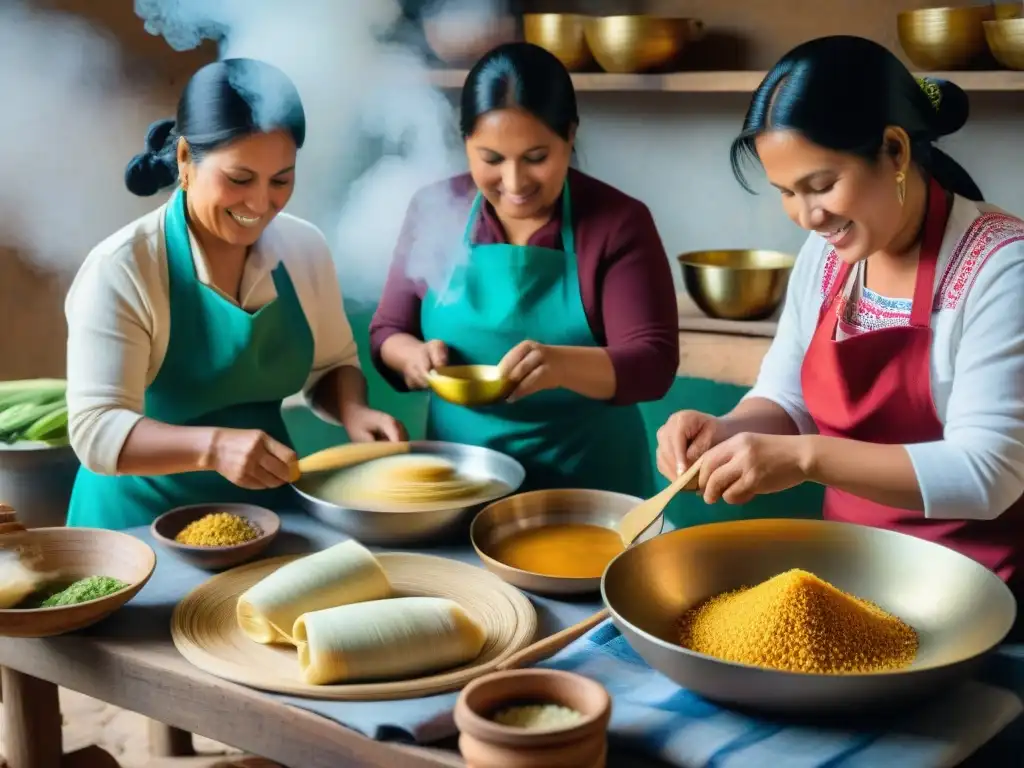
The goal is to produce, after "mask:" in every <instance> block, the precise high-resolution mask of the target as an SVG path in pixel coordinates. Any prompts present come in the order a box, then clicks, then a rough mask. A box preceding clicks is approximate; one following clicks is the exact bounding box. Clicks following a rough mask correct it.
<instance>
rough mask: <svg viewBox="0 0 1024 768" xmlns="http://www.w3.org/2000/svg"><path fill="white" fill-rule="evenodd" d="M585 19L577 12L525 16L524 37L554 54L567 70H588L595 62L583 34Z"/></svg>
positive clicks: (527, 14)
mask: <svg viewBox="0 0 1024 768" xmlns="http://www.w3.org/2000/svg"><path fill="white" fill-rule="evenodd" d="M585 20H586V17H584V16H580V15H579V14H575V13H526V14H523V37H524V38H526V42H528V43H533V44H534V45H539V46H540V47H541V48H544V49H545V50H547V51H549V52H550V53H552V54H554V55H555V56H556V57H557V58H558V60H559V61H561V62H562V64H564V65H565V68H566V69H568V70H570V71H573V70H579V69H585V68H587V67H589V66H590V65H591V64H592V63H593V62H594V56H593V54H592V53H591V52H590V48H589V47H588V46H587V39H586V35H585V34H584V32H583V27H584V22H585Z"/></svg>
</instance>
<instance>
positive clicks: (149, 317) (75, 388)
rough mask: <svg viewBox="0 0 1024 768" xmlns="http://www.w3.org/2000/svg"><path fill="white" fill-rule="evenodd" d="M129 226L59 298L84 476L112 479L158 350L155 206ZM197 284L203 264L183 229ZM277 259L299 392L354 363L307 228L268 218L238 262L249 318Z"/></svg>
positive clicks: (161, 254) (162, 321)
mask: <svg viewBox="0 0 1024 768" xmlns="http://www.w3.org/2000/svg"><path fill="white" fill-rule="evenodd" d="M165 207H166V206H165V205H162V206H160V207H159V208H157V209H156V210H155V211H152V212H150V213H148V214H146V215H145V216H142V217H141V218H139V219H137V220H135V221H134V222H132V223H131V224H129V225H128V226H126V227H124V228H123V229H121V230H119V231H118V232H115V233H114V234H113V235H111V236H110V237H108V238H107V239H106V240H104V241H103V242H101V243H100V244H99V245H97V246H96V247H95V248H94V249H93V250H92V251H91V252H90V253H89V255H88V257H87V258H86V260H85V263H84V264H82V267H81V269H79V271H78V274H77V275H76V276H75V280H74V282H73V284H72V285H71V289H70V290H69V292H68V295H67V299H66V302H65V314H66V316H67V321H68V354H67V380H68V392H67V401H68V416H69V432H70V438H71V445H72V447H73V448H74V450H75V453H76V454H77V455H78V458H79V459H80V460H81V462H82V464H83V465H84V466H86V467H87V468H89V469H91V470H92V471H93V472H97V473H100V474H115V473H116V471H117V460H118V456H119V455H120V453H121V448H122V446H123V445H124V442H125V439H126V438H127V437H128V433H129V432H130V431H131V430H132V428H133V427H134V426H135V424H136V423H137V422H138V421H139V420H140V419H141V418H142V411H143V403H144V397H145V391H146V388H147V387H148V386H149V385H150V384H151V383H152V382H153V380H154V379H155V378H156V375H157V372H158V371H159V370H160V366H161V364H162V363H163V361H164V356H165V355H166V354H167V343H168V339H169V337H170V303H169V283H168V276H167V252H166V249H165V245H164V228H163V223H164V208H165ZM189 240H190V241H191V244H192V254H193V261H194V262H195V266H196V275H197V276H198V279H199V280H200V282H202V283H204V284H206V285H210V275H209V268H208V266H207V262H206V257H205V256H204V254H203V250H202V248H200V247H199V243H198V242H197V241H196V239H195V237H193V236H192V233H191V232H190V233H189ZM281 262H283V263H284V264H285V266H286V268H287V269H288V274H289V276H290V277H291V280H292V282H293V284H294V285H295V291H296V294H297V295H298V297H299V302H300V304H301V305H302V308H303V310H304V311H305V314H306V319H307V321H308V322H309V326H310V330H311V331H312V333H313V340H314V355H313V367H312V370H311V371H310V373H309V377H308V378H307V380H306V384H305V386H304V387H303V394H304V395H306V397H307V399H308V397H309V394H310V390H311V388H312V387H313V386H314V385H315V384H316V383H317V382H318V381H319V380H320V378H321V377H322V376H323V375H324V374H326V373H327V372H329V371H331V370H333V369H335V368H339V367H341V366H345V365H351V366H354V367H357V368H358V367H359V357H358V350H357V347H356V342H355V339H354V338H353V335H352V327H351V325H350V324H349V321H348V318H347V317H346V315H345V311H344V308H343V303H342V295H341V291H340V290H339V288H338V278H337V275H336V272H335V269H334V262H333V260H332V258H331V252H330V249H329V247H328V245H327V241H326V239H325V238H324V236H323V233H321V232H320V230H319V229H317V228H316V227H315V226H313V225H312V224H310V223H308V222H306V221H303V220H302V219H298V218H296V217H294V216H289V215H287V214H284V213H282V214H278V215H277V216H276V217H275V218H274V220H273V221H272V222H271V223H270V224H269V225H268V226H267V228H266V230H265V231H264V232H263V234H262V235H261V236H260V239H259V242H258V243H257V244H256V245H255V246H254V247H253V248H252V249H251V251H250V253H249V257H248V258H247V259H246V262H245V267H244V270H243V273H242V281H241V284H240V286H239V296H240V297H241V302H237V301H235V299H234V298H232V297H230V296H227V295H224V294H223V292H221V294H222V295H224V298H226V299H228V300H229V301H232V302H233V303H236V304H238V305H239V306H241V307H242V308H243V309H245V310H247V311H250V312H253V311H255V310H257V309H258V308H260V307H262V306H263V305H265V304H268V303H270V302H271V301H273V300H274V299H275V298H276V296H277V291H276V289H275V288H274V281H273V278H272V276H271V274H270V273H271V271H272V270H273V269H274V267H276V266H277V265H278V263H281Z"/></svg>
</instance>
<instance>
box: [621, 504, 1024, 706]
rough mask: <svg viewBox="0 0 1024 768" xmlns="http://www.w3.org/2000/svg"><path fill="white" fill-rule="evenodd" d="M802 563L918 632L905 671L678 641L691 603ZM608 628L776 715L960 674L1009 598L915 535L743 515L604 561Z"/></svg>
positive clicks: (724, 696)
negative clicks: (731, 654) (856, 670)
mask: <svg viewBox="0 0 1024 768" xmlns="http://www.w3.org/2000/svg"><path fill="white" fill-rule="evenodd" d="M791 568H803V569H804V570H807V571H810V572H811V573H814V574H816V575H817V576H819V577H820V578H822V579H825V580H826V581H828V582H830V583H832V584H833V585H835V586H836V587H838V588H839V589H841V590H844V591H846V592H848V593H851V594H854V595H856V596H858V597H861V598H864V599H867V600H870V601H872V602H874V603H876V604H877V605H879V606H880V607H881V608H883V609H884V610H886V611H889V612H890V613H892V614H894V615H896V616H899V617H900V618H901V619H903V620H904V621H906V622H907V623H908V624H910V625H911V626H913V627H914V629H916V630H917V632H918V635H919V638H920V646H919V650H918V655H917V659H916V660H915V661H914V663H913V664H912V665H911V666H910V667H908V668H906V669H904V670H901V671H894V672H878V673H873V674H861V675H815V674H805V673H796V672H785V671H780V670H773V669H765V668H761V667H754V666H748V665H745V664H737V663H733V662H728V661H722V660H720V659H717V658H714V657H711V656H706V655H704V654H700V653H695V652H693V651H690V650H687V649H685V648H683V647H681V646H680V645H678V644H677V642H676V637H677V630H676V627H677V623H678V621H679V619H680V617H681V616H682V614H683V613H684V612H685V611H686V610H687V609H689V608H691V607H693V606H694V605H696V604H698V603H700V602H701V601H703V600H705V599H707V598H709V597H712V596H714V595H717V594H720V593H722V592H726V591H729V590H733V589H737V588H740V587H743V586H753V585H756V584H758V583H760V582H762V581H765V580H767V579H769V578H771V577H773V576H776V575H777V574H779V573H782V572H784V571H787V570H789V569H791ZM601 596H602V598H603V599H604V602H605V605H607V606H608V610H609V613H610V614H611V617H612V620H613V621H614V623H615V625H616V626H617V627H618V628H619V630H620V631H621V632H622V634H623V636H624V637H625V638H626V640H627V641H628V642H629V644H630V645H631V646H632V647H633V649H634V650H635V651H636V652H637V653H638V654H639V655H640V656H642V657H643V658H644V660H645V661H647V663H648V664H650V665H651V666H652V667H653V668H654V669H656V670H658V671H659V672H661V673H662V674H664V675H665V676H667V677H669V678H670V679H671V680H673V681H674V682H676V683H678V684H679V685H680V686H682V687H684V688H687V689H689V690H691V691H693V692H694V693H697V694H699V695H701V696H703V697H705V698H707V699H710V700H712V701H717V702H720V703H722V704H725V705H729V706H736V707H741V708H753V709H756V710H763V711H770V712H777V713H788V714H795V713H804V714H806V713H811V714H829V713H831V714H834V713H836V712H850V711H857V710H865V709H869V708H877V707H881V706H890V705H899V704H902V703H906V702H907V701H909V700H913V699H917V698H918V697H924V696H927V695H929V694H931V693H933V692H935V691H936V690H937V689H939V688H940V687H942V686H944V685H946V684H949V683H952V682H954V681H957V680H960V679H963V678H964V677H965V676H967V675H968V674H969V673H970V672H971V671H972V670H973V668H974V666H975V665H976V664H977V663H978V662H979V661H980V660H981V659H982V657H983V656H984V655H985V654H986V653H987V652H989V651H990V650H991V649H992V648H994V647H995V646H996V645H998V644H999V643H1000V642H1001V641H1002V640H1003V639H1004V638H1005V637H1006V635H1007V633H1008V632H1009V631H1010V628H1011V627H1012V626H1013V623H1014V618H1015V616H1016V601H1015V600H1014V597H1013V594H1012V593H1011V592H1010V590H1009V588H1008V587H1007V586H1006V585H1005V584H1004V583H1003V582H1002V581H1001V580H1000V579H999V578H998V577H997V576H996V575H995V574H994V573H992V572H991V571H989V570H987V569H986V568H984V567H982V566H981V565H979V564H978V563H976V562H974V561H973V560H971V559H969V558H967V557H964V556H963V555H960V554H958V553H957V552H954V551H953V550H951V549H947V548H946V547H943V546H940V545H938V544H933V543H931V542H928V541H924V540H923V539H917V538H914V537H912V536H908V535H904V534H900V533H894V532H892V531H884V530H880V529H877V528H869V527H866V526H859V525H851V524H846V523H833V522H825V521H821V520H743V521H739V522H727V523H714V524H711V525H701V526H695V527H693V528H684V529H681V530H677V531H672V532H670V533H666V534H663V535H661V536H659V537H657V538H655V539H652V540H651V541H647V542H644V543H642V544H638V545H636V546H634V547H632V548H630V549H628V550H627V551H626V552H624V553H622V554H621V555H619V556H618V557H617V558H615V559H614V560H613V561H612V562H611V564H610V565H609V566H608V568H607V569H606V570H605V573H604V577H603V578H602V581H601Z"/></svg>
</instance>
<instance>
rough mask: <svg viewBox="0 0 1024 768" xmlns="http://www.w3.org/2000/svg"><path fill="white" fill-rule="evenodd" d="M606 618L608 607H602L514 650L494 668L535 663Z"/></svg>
mask: <svg viewBox="0 0 1024 768" xmlns="http://www.w3.org/2000/svg"><path fill="white" fill-rule="evenodd" d="M607 618H608V609H607V608H604V609H602V610H600V611H598V612H597V613H595V614H594V615H593V616H588V617H587V618H585V619H584V620H583V621H581V622H578V623H576V624H573V625H572V626H571V627H566V628H565V629H563V630H562V631H561V632H555V634H553V635H549V636H548V637H545V638H544V639H543V640H538V641H537V642H536V643H531V644H530V645H528V646H526V647H525V648H523V649H522V650H521V651H516V652H515V653H513V654H512V655H511V656H509V657H508V658H507V659H505V660H504V661H503V662H501V663H500V664H498V666H497V667H495V670H497V671H499V672H502V671H504V670H506V669H519V668H520V667H525V666H529V665H530V664H536V663H537V662H538V661H544V659H547V658H549V657H551V656H554V655H555V654H556V653H558V652H559V651H560V650H562V649H563V648H565V646H567V645H569V643H571V642H572V641H573V640H576V639H577V638H580V637H582V636H583V635H585V634H586V633H587V632H588V631H589V630H591V629H593V628H594V627H596V626H597V625H598V624H600V623H601V622H602V621H604V620H605V619H607Z"/></svg>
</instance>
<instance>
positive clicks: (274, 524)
mask: <svg viewBox="0 0 1024 768" xmlns="http://www.w3.org/2000/svg"><path fill="white" fill-rule="evenodd" d="M214 512H227V513H228V514H231V515H237V516H238V517H244V518H245V519H246V520H248V521H249V522H250V523H252V524H253V525H254V526H256V527H257V528H258V529H259V530H260V531H262V534H261V535H260V536H259V537H257V538H255V539H253V540H252V541H247V542H245V543H244V544H234V545H232V546H227V547H198V546H191V545H188V544H179V543H178V542H177V541H175V540H174V537H175V536H177V535H178V534H179V533H181V532H182V530H184V528H185V526H187V525H189V524H190V523H194V522H195V521H196V520H199V519H200V518H202V517H206V516H207V515H210V514H213V513H214ZM150 530H151V532H152V534H153V538H154V539H156V540H157V542H158V543H159V544H161V545H162V546H163V547H164V548H166V549H167V550H168V551H170V552H171V553H172V554H174V555H176V556H178V557H180V558H181V559H182V560H184V561H185V562H187V563H189V564H190V565H194V566H196V567H197V568H202V569H203V570H207V571H219V570H223V569H225V568H232V567H234V566H236V565H241V564H242V563H245V562H248V561H249V560H253V559H255V558H256V557H258V556H259V555H261V554H262V553H263V551H264V550H265V549H266V548H267V547H268V546H270V542H272V541H273V540H274V538H275V537H276V536H277V534H278V532H279V531H280V530H281V518H279V517H278V516H277V515H276V514H275V513H273V512H271V511H270V510H269V509H265V508H263V507H257V506H255V505H253V504H192V505H190V506H187V507H178V508H177V509H172V510H170V511H169V512H165V513H164V514H162V515H160V517H158V518H157V519H156V520H154V521H153V525H152V526H151V528H150Z"/></svg>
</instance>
